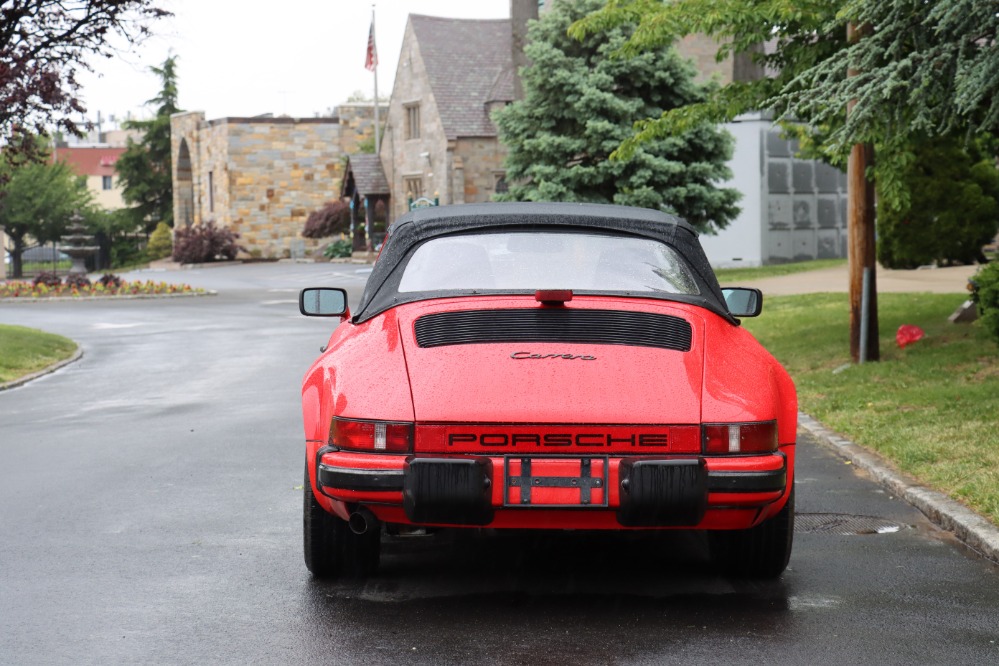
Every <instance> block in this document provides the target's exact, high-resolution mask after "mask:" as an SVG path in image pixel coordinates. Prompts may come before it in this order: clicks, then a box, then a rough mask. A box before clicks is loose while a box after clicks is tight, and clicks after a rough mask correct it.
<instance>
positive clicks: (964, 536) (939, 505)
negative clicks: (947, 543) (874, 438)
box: [798, 412, 999, 564]
mask: <svg viewBox="0 0 999 666" xmlns="http://www.w3.org/2000/svg"><path fill="white" fill-rule="evenodd" d="M798 426H799V427H801V428H803V429H804V430H806V431H807V432H808V433H809V434H810V435H812V436H813V437H815V439H816V440H818V441H819V442H820V443H821V444H823V445H825V446H827V447H829V448H831V449H832V450H833V451H835V452H836V453H837V454H838V455H840V456H841V457H843V458H846V459H847V460H849V461H850V462H852V463H853V464H854V465H856V466H857V467H859V468H861V469H863V470H864V471H866V472H867V473H868V474H870V475H871V476H872V477H874V479H875V480H876V481H877V482H878V483H880V484H881V485H882V486H884V487H885V488H887V489H888V490H890V491H891V492H892V493H894V494H895V495H896V496H897V497H899V498H901V499H903V500H905V501H906V502H908V503H909V504H911V505H912V506H914V507H916V508H917V509H919V510H920V511H922V512H923V514H925V515H926V517H927V518H929V519H930V520H931V521H933V522H934V523H936V524H937V525H939V526H940V527H942V528H943V529H945V530H947V531H949V532H953V533H954V535H955V536H957V538H958V539H960V540H961V541H962V542H963V543H964V544H965V545H966V546H968V547H969V548H971V549H972V550H974V551H976V552H977V553H979V554H981V555H982V556H983V557H985V558H987V559H989V560H991V561H992V562H995V563H996V564H999V528H997V527H996V526H995V525H993V524H992V523H991V522H990V521H989V520H988V519H987V518H985V517H983V516H980V515H978V514H977V513H975V512H974V511H972V510H971V509H969V508H968V507H966V506H964V505H963V504H961V503H960V502H958V501H956V500H953V499H951V498H950V497H947V496H946V495H944V494H943V493H941V492H939V491H937V490H931V489H929V488H927V487H926V486H923V485H920V484H919V483H917V482H916V480H915V479H913V478H911V477H909V476H907V475H905V474H903V473H901V472H898V471H896V470H894V469H892V466H891V465H890V464H889V463H888V462H887V461H885V459H884V458H882V457H881V456H879V455H878V454H877V453H874V452H873V451H868V450H867V449H865V448H864V447H862V446H860V445H858V444H855V443H854V442H852V441H850V440H849V439H847V438H845V437H841V436H840V435H837V434H836V433H834V432H833V431H831V430H829V429H828V428H826V427H825V426H824V425H822V424H821V423H819V422H818V421H816V420H815V419H813V418H812V417H810V416H809V415H808V414H805V413H804V412H798Z"/></svg>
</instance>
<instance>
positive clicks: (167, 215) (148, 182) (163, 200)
mask: <svg viewBox="0 0 999 666" xmlns="http://www.w3.org/2000/svg"><path fill="white" fill-rule="evenodd" d="M150 71H152V72H153V73H154V74H156V75H157V76H158V77H159V78H160V82H161V83H162V89H161V90H160V92H159V94H158V95H157V96H156V97H154V98H153V99H151V100H149V101H148V102H146V104H152V105H155V106H156V116H155V117H153V118H152V119H150V120H130V121H128V122H127V123H125V128H126V129H135V130H139V131H141V132H142V139H141V140H140V141H138V142H135V141H133V140H132V139H129V140H128V147H127V148H126V149H125V152H124V153H122V155H121V157H119V158H118V162H117V163H116V164H115V169H116V171H117V172H118V178H119V179H120V181H121V184H122V198H123V199H124V200H125V202H126V203H128V204H131V207H130V208H129V209H128V215H129V216H130V217H131V219H132V221H133V223H134V225H135V226H136V227H141V228H143V229H144V230H145V231H146V232H150V231H152V230H153V229H155V228H156V225H157V224H159V223H160V222H165V223H166V224H168V225H170V226H173V169H172V159H171V153H170V116H171V115H172V114H174V113H177V112H178V111H180V108H179V107H178V106H177V57H176V56H169V57H168V58H167V59H166V60H165V61H164V62H163V65H162V66H161V67H150Z"/></svg>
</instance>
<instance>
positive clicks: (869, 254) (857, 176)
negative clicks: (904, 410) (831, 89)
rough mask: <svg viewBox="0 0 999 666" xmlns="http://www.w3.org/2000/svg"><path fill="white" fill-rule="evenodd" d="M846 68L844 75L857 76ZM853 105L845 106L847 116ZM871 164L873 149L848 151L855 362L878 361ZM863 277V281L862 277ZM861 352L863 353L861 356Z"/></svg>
mask: <svg viewBox="0 0 999 666" xmlns="http://www.w3.org/2000/svg"><path fill="white" fill-rule="evenodd" d="M865 32H866V30H865V26H860V27H858V26H856V25H855V24H853V23H850V24H849V25H847V28H846V37H847V41H848V42H849V43H850V44H855V43H856V42H857V40H858V39H860V38H861V37H862V36H863V33H865ZM857 74H858V72H857V70H855V69H848V70H847V74H846V75H847V76H856V75H857ZM855 105H856V102H855V101H851V102H850V103H849V104H848V105H847V111H846V112H847V115H849V114H850V112H851V111H852V110H853V107H854V106H855ZM873 163H874V146H872V145H870V144H863V143H858V144H855V145H854V146H853V148H852V149H851V150H850V159H849V161H848V162H847V168H846V182H847V217H846V225H847V226H846V234H847V257H848V261H849V273H850V357H851V358H852V359H853V361H854V362H855V363H863V362H864V361H877V360H879V359H880V358H881V351H880V349H879V347H878V287H877V279H876V277H877V270H876V269H877V252H876V246H875V239H874V210H875V209H874V184H873V183H872V182H871V181H870V180H868V178H867V169H868V167H869V166H871V165H872V164H873ZM865 275H866V278H865ZM862 352H863V354H862Z"/></svg>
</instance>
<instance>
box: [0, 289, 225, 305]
mask: <svg viewBox="0 0 999 666" xmlns="http://www.w3.org/2000/svg"><path fill="white" fill-rule="evenodd" d="M218 294H219V292H217V291H215V290H213V289H208V290H205V291H199V292H194V291H192V292H188V293H176V294H121V295H120V296H46V297H44V298H35V297H33V296H25V297H24V298H20V297H18V298H0V303H59V302H62V303H89V302H90V301H138V300H150V299H154V298H192V297H195V296H218Z"/></svg>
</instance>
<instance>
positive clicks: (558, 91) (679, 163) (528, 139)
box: [493, 0, 739, 230]
mask: <svg viewBox="0 0 999 666" xmlns="http://www.w3.org/2000/svg"><path fill="white" fill-rule="evenodd" d="M603 4H604V3H603V2H602V1H601V0H580V1H578V2H571V3H570V2H556V3H555V5H554V6H553V7H552V9H551V10H550V11H548V12H546V13H545V14H544V15H543V16H542V18H541V19H540V20H539V21H537V22H535V23H533V24H532V25H531V27H530V29H529V40H530V41H529V44H528V46H527V48H526V53H527V56H528V58H529V59H530V61H531V64H530V65H529V66H528V67H527V68H525V69H524V70H523V71H522V79H523V87H524V99H523V100H522V101H518V102H514V103H513V104H511V105H509V106H507V107H506V108H505V109H502V110H500V111H497V112H496V113H495V114H494V116H493V117H494V120H495V121H496V124H497V125H498V127H499V130H500V137H501V140H502V141H503V143H504V144H505V145H507V146H508V147H509V154H508V156H507V161H506V169H507V173H506V180H507V182H508V183H509V188H510V189H509V193H508V194H507V195H505V196H503V197H502V198H505V199H510V200H534V201H586V202H599V203H617V204H627V205H634V206H642V207H646V208H655V209H661V210H666V211H669V212H673V213H676V214H678V215H680V216H682V217H684V218H686V219H687V220H688V221H689V222H691V223H692V224H694V225H695V226H697V227H698V228H700V229H702V230H712V229H721V228H724V227H725V226H726V224H727V223H728V222H729V221H730V220H732V219H733V218H734V217H735V216H736V215H737V213H738V209H737V207H736V205H735V202H736V200H737V199H738V196H739V195H738V193H737V192H736V191H735V190H731V189H722V188H719V187H718V186H717V183H718V182H719V181H723V180H725V179H727V178H729V177H731V174H730V172H729V170H728V168H727V167H726V166H725V162H726V160H727V159H729V158H730V156H731V151H732V140H731V137H729V136H728V135H727V134H726V133H724V132H722V131H720V130H719V129H717V128H716V127H715V126H714V125H712V124H710V123H697V124H691V125H689V126H687V127H684V128H683V129H682V130H679V131H671V132H667V133H662V134H661V135H659V136H655V137H649V138H648V140H646V141H644V142H642V143H641V145H639V144H634V145H633V147H632V149H631V150H630V151H629V152H628V154H627V155H626V156H624V157H623V158H622V159H617V160H610V159H608V158H609V157H610V155H611V154H612V153H613V152H614V151H615V149H617V148H618V146H620V145H621V142H622V141H624V140H626V139H627V138H628V137H629V136H630V135H631V133H632V125H633V124H634V123H635V122H636V121H639V120H642V119H644V118H649V117H653V116H655V117H658V116H659V115H661V114H662V113H664V112H667V111H669V110H671V109H677V108H683V107H685V106H687V105H689V104H694V103H699V102H702V101H703V100H704V99H705V92H704V90H703V88H702V87H700V86H698V85H697V84H695V83H694V71H693V69H692V68H691V67H690V66H689V65H688V64H687V63H685V62H684V61H683V60H682V59H681V58H680V57H679V56H678V55H677V54H676V52H675V51H674V50H673V49H672V48H671V47H670V46H669V45H668V44H664V45H662V46H660V47H656V48H650V49H644V50H642V51H640V52H639V51H636V52H634V53H632V54H630V56H629V57H627V58H615V57H612V56H613V55H614V54H615V53H617V52H619V51H620V50H621V49H623V48H624V47H625V46H626V44H627V43H628V40H629V38H630V37H631V35H632V33H633V32H634V28H635V26H634V24H633V23H632V22H629V21H619V22H615V23H614V24H613V25H610V24H608V25H607V26H606V27H602V28H600V29H595V30H591V31H589V32H588V33H587V34H586V35H585V36H584V37H583V39H582V40H577V39H573V38H570V37H569V36H568V35H567V29H568V28H569V26H570V25H572V24H573V22H575V21H577V20H579V19H581V18H583V17H584V16H585V15H586V14H587V13H588V12H592V11H595V10H597V9H599V8H600V7H602V6H603Z"/></svg>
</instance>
